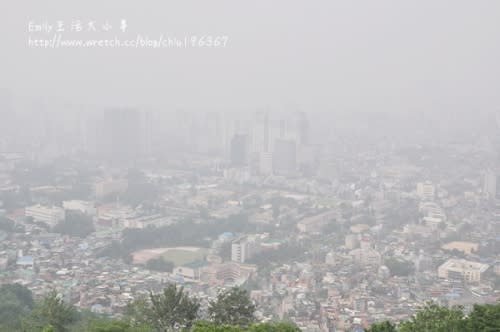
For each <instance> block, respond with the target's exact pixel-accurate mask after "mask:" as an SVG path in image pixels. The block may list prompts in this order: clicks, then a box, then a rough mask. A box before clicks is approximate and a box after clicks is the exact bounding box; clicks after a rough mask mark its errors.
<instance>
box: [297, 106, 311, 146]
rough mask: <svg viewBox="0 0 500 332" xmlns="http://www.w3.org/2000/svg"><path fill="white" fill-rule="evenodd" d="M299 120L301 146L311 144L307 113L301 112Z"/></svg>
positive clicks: (298, 129)
mask: <svg viewBox="0 0 500 332" xmlns="http://www.w3.org/2000/svg"><path fill="white" fill-rule="evenodd" d="M298 117H299V118H298V120H297V131H298V140H299V144H301V145H305V144H309V143H310V142H309V121H308V120H307V116H306V113H304V112H299V114H298Z"/></svg>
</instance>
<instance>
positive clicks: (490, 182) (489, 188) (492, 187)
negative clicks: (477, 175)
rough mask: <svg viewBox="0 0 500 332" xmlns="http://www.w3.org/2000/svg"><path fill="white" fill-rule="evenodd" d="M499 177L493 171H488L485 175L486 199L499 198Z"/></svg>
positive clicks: (484, 188) (484, 189)
mask: <svg viewBox="0 0 500 332" xmlns="http://www.w3.org/2000/svg"><path fill="white" fill-rule="evenodd" d="M497 186H498V176H497V174H496V173H495V171H493V170H492V169H488V170H487V171H486V172H485V173H484V175H483V194H484V196H485V198H486V199H488V200H493V199H496V198H497V188H498V187H497Z"/></svg>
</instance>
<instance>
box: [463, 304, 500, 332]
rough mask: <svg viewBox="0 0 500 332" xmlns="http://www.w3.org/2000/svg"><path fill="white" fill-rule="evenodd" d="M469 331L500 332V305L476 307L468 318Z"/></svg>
mask: <svg viewBox="0 0 500 332" xmlns="http://www.w3.org/2000/svg"><path fill="white" fill-rule="evenodd" d="M467 328H468V331H471V332H472V331H483V332H493V331H500V304H495V305H493V304H484V305H478V304H476V305H474V308H473V309H472V311H471V312H470V314H469V316H468V317H467Z"/></svg>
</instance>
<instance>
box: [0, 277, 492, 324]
mask: <svg viewBox="0 0 500 332" xmlns="http://www.w3.org/2000/svg"><path fill="white" fill-rule="evenodd" d="M199 309H200V302H199V301H198V299H197V298H194V297H191V296H189V295H188V294H187V293H186V292H185V291H184V289H183V288H182V287H178V286H176V285H173V284H170V285H168V286H167V287H166V288H165V289H164V290H163V292H161V293H158V294H153V293H150V294H149V295H148V296H145V297H142V298H138V299H137V300H135V301H133V302H132V303H130V304H129V306H128V308H127V310H126V312H125V314H124V317H123V318H122V319H119V320H118V319H111V318H108V317H103V316H98V315H96V314H92V313H88V312H78V311H77V310H76V308H75V307H74V306H72V305H70V304H68V303H66V302H65V301H64V300H63V299H62V298H61V297H60V296H59V295H58V294H57V293H56V292H54V291H52V292H49V293H48V294H47V295H46V296H45V297H44V298H43V299H41V300H40V301H38V302H35V301H34V300H33V295H32V294H31V291H29V290H28V289H27V288H26V287H24V286H21V285H18V284H12V285H3V286H1V287H0V331H9V332H10V331H12V332H17V331H20V332H40V331H43V332H171V331H186V332H188V331H191V332H226V331H227V332H298V331H300V330H299V328H298V327H297V326H295V325H294V324H291V323H284V322H275V323H255V318H254V311H255V306H254V305H253V303H252V301H251V300H250V298H249V296H248V293H247V292H246V291H244V290H242V289H239V288H231V289H229V290H226V291H222V292H221V293H219V295H218V296H217V298H216V299H215V300H214V301H211V302H210V304H209V310H208V317H206V318H208V320H203V319H202V317H200V315H201V314H200V312H199ZM366 331H367V332H478V331H481V332H483V331H484V332H493V331H500V303H499V304H485V305H479V304H478V305H475V306H474V307H473V309H472V310H471V311H470V312H468V313H465V312H464V309H463V308H462V307H458V306H456V307H451V308H446V307H442V306H438V305H436V304H428V305H427V306H425V307H424V308H422V309H421V310H419V311H418V312H417V313H416V314H415V315H414V316H413V317H412V318H411V319H408V320H406V321H403V322H400V323H398V324H396V323H392V322H388V321H385V322H380V323H376V324H373V325H372V326H371V327H370V328H369V329H366Z"/></svg>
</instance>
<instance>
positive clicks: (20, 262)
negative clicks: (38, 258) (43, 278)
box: [16, 256, 35, 269]
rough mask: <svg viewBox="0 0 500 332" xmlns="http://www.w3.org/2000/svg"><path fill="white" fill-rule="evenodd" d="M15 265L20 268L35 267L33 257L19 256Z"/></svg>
mask: <svg viewBox="0 0 500 332" xmlns="http://www.w3.org/2000/svg"><path fill="white" fill-rule="evenodd" d="M16 265H17V266H18V267H21V268H25V269H27V268H31V269H32V268H33V267H34V266H35V259H34V258H33V256H20V257H18V258H17V262H16Z"/></svg>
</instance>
